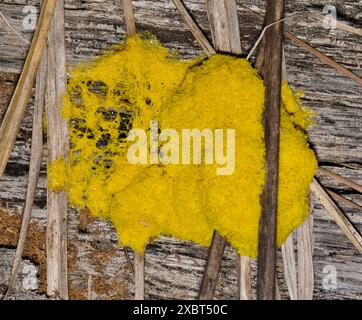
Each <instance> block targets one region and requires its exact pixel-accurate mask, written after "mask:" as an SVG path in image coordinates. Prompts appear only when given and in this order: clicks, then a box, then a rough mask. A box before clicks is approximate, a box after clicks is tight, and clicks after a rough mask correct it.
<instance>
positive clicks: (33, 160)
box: [4, 49, 47, 300]
mask: <svg viewBox="0 0 362 320" xmlns="http://www.w3.org/2000/svg"><path fill="white" fill-rule="evenodd" d="M46 70H47V52H46V49H45V50H44V53H43V57H42V59H41V63H40V66H39V70H38V74H37V77H36V88H35V100H34V115H33V130H32V138H31V154H30V164H29V177H28V186H27V191H26V198H25V207H24V211H23V216H22V221H21V228H20V234H19V240H18V245H17V247H16V252H15V257H14V262H13V267H12V271H11V276H10V281H9V286H8V289H7V292H6V294H5V296H4V300H6V299H7V298H8V295H9V294H10V293H11V290H12V287H13V285H14V281H15V279H16V276H17V273H18V269H19V265H20V262H21V257H22V255H23V251H24V247H25V240H26V235H27V231H28V226H29V222H30V218H31V212H32V208H33V203H34V197H35V192H36V187H37V183H38V178H39V173H40V165H41V160H42V155H43V110H44V96H45V84H46V73H47V71H46Z"/></svg>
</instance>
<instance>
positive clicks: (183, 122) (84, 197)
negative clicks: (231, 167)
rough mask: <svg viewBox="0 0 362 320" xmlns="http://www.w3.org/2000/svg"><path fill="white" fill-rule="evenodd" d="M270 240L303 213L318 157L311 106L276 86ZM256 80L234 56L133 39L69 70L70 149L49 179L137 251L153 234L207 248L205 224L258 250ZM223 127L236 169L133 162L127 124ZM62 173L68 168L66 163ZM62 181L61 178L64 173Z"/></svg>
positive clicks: (242, 249) (259, 91)
mask: <svg viewBox="0 0 362 320" xmlns="http://www.w3.org/2000/svg"><path fill="white" fill-rule="evenodd" d="M282 98H283V103H282V109H281V142H280V183H279V204H278V205H279V208H278V236H277V242H278V244H279V245H280V244H282V243H283V242H284V240H285V239H286V237H287V236H288V235H289V234H290V233H291V232H292V231H293V229H294V228H296V227H297V226H298V225H299V224H301V223H302V222H303V220H304V219H305V218H306V217H307V215H308V210H309V209H308V208H309V205H308V191H309V184H310V182H311V180H312V177H313V175H314V172H315V170H316V166H317V162H316V158H315V156H314V153H313V152H312V150H310V149H309V147H308V144H307V137H306V135H305V133H304V131H303V129H305V128H306V126H307V123H308V121H309V120H308V117H309V113H308V111H307V110H306V109H302V108H301V106H300V101H299V96H298V94H294V93H293V92H292V91H291V89H290V88H289V86H288V85H287V84H286V83H285V84H283V89H282ZM263 105H264V85H263V81H262V80H261V78H260V77H259V75H258V74H257V73H256V71H255V70H254V69H253V68H252V67H251V66H250V64H249V63H248V62H247V61H246V60H244V59H240V58H233V57H229V56H223V55H213V56H211V57H210V58H208V59H205V60H201V59H200V58H199V59H197V60H191V61H184V60H181V59H178V58H176V57H175V56H174V55H171V54H170V53H169V52H168V51H167V50H166V49H165V48H164V47H162V46H161V45H160V44H159V43H158V42H157V41H156V40H155V39H153V38H150V39H141V38H140V37H138V36H137V37H133V38H130V39H128V41H127V42H126V44H125V45H124V46H122V47H120V48H119V49H117V50H115V51H113V52H109V53H107V54H105V55H104V56H102V57H101V58H99V59H97V60H96V61H94V62H93V63H91V64H84V65H82V66H80V67H77V68H76V69H74V70H73V71H72V72H71V77H70V81H69V85H68V95H66V96H65V99H64V115H65V116H66V117H67V118H68V119H69V123H70V128H71V129H70V130H71V135H70V136H71V153H70V160H69V163H70V164H69V166H68V168H67V169H60V168H59V167H60V166H61V165H62V164H63V166H65V162H64V161H63V162H61V161H60V160H59V161H57V162H55V163H54V164H53V165H51V166H50V167H49V186H50V187H51V188H54V189H55V190H59V189H60V187H61V186H63V188H66V189H67V190H68V191H69V197H70V201H71V203H72V204H74V205H76V206H79V207H87V208H88V209H89V210H90V212H91V213H92V214H93V215H95V216H99V217H102V218H106V219H109V220H111V221H112V223H113V224H114V226H115V227H116V229H117V233H118V235H119V239H120V241H121V243H122V245H127V246H130V247H132V248H133V249H134V250H137V251H141V252H142V251H143V250H144V248H145V246H146V244H147V243H148V242H149V241H151V240H152V239H153V238H155V237H157V236H159V235H160V234H168V235H172V236H174V237H177V238H180V239H186V240H192V241H194V242H196V243H199V244H201V245H209V244H210V241H211V236H212V234H213V230H215V229H216V230H218V231H219V233H220V234H221V235H223V236H226V237H227V239H228V240H229V241H230V243H231V244H232V246H233V247H235V248H236V249H237V250H238V252H239V253H240V254H242V255H247V256H251V257H255V256H256V255H257V240H258V223H259V217H260V212H261V206H260V195H261V193H262V189H263V184H264V176H265V168H264V153H265V146H264V131H263V126H262V114H263ZM152 119H154V120H157V121H159V123H160V128H161V129H166V128H172V129H175V130H177V131H178V132H181V130H182V129H188V128H190V129H192V128H198V129H200V130H202V129H205V128H210V129H218V128H224V129H227V128H232V129H235V132H236V140H235V141H236V153H235V158H236V159H235V161H236V167H235V172H234V174H232V175H229V176H218V175H216V167H218V166H219V165H216V164H215V165H205V164H203V165H133V164H130V163H129V162H128V161H127V157H126V153H127V148H128V146H129V142H127V140H126V139H125V137H126V136H127V133H128V131H129V129H131V128H141V129H145V130H148V129H149V126H150V120H152ZM65 170H66V171H67V172H66V171H65ZM64 177H67V179H68V181H67V182H66V181H65V178H64Z"/></svg>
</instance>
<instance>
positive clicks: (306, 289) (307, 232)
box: [297, 214, 314, 300]
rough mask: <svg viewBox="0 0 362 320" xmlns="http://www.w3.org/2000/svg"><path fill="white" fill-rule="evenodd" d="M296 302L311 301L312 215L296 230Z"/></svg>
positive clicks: (312, 287) (312, 279) (312, 270)
mask: <svg viewBox="0 0 362 320" xmlns="http://www.w3.org/2000/svg"><path fill="white" fill-rule="evenodd" d="M297 235H298V300H312V299H313V289H314V269H313V251H314V234H313V215H312V214H310V215H309V217H308V219H307V220H306V221H305V222H304V223H303V224H302V225H301V226H300V227H299V228H298V230H297Z"/></svg>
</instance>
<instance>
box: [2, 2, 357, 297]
mask: <svg viewBox="0 0 362 320" xmlns="http://www.w3.org/2000/svg"><path fill="white" fill-rule="evenodd" d="M65 2H66V4H65V5H66V50H67V52H66V53H67V61H68V62H69V63H75V62H77V61H82V60H86V59H90V58H91V57H93V56H95V55H97V54H99V53H100V52H102V50H104V49H106V48H109V47H110V46H112V45H113V44H115V43H117V42H118V41H120V40H121V39H122V38H123V37H124V36H125V33H126V29H125V25H124V19H123V16H122V5H121V2H120V1H111V0H105V1H102V2H100V1H97V0H90V1H76V0H66V1H65ZM237 3H238V4H239V5H240V4H243V5H247V6H249V7H252V8H253V9H258V8H260V9H263V8H264V1H261V0H255V1H251V0H239V1H237ZM133 4H134V10H135V18H136V23H137V27H138V29H139V30H150V31H151V32H153V33H155V34H156V36H158V37H159V39H160V40H161V41H162V42H163V43H164V44H165V45H166V46H167V47H169V48H172V49H178V50H179V52H180V54H181V55H182V56H183V57H191V56H194V55H195V54H200V53H202V49H201V48H200V47H199V46H198V45H197V43H196V41H195V40H194V38H193V36H192V35H191V33H190V32H189V31H188V30H187V29H186V27H185V25H184V23H183V21H182V19H181V17H179V15H178V13H177V10H176V8H175V7H174V5H173V3H172V1H168V0H156V1H151V0H134V1H133ZM326 4H332V5H335V6H336V8H337V18H338V19H339V20H340V21H342V22H344V23H347V24H349V25H351V26H354V27H357V28H360V29H361V28H362V19H361V17H362V16H361V12H362V1H337V0H328V1H326V0H323V1H322V0H313V1H312V0H297V1H286V12H287V14H290V13H292V12H294V11H305V10H307V11H317V12H320V13H321V12H322V10H323V7H324V6H325V5H326ZM25 5H35V6H36V7H37V8H39V1H35V0H0V10H1V11H2V12H3V13H4V15H5V16H6V17H7V18H8V20H9V22H10V23H11V24H12V25H13V26H14V27H15V28H16V30H18V31H19V32H20V33H21V34H22V35H23V36H24V37H25V38H26V39H28V40H30V39H31V36H32V31H31V30H30V31H26V30H23V26H22V23H23V22H22V20H23V18H24V17H25V14H23V8H24V6H25ZM185 5H186V6H187V8H188V9H189V10H190V12H191V14H192V15H193V16H194V18H195V20H196V21H197V23H198V24H199V25H200V26H201V28H202V29H203V31H204V32H205V34H206V36H207V37H208V39H209V41H210V42H211V37H210V30H209V28H208V21H207V15H206V12H205V6H204V1H203V0H188V1H185ZM238 14H239V24H240V33H241V34H240V36H241V43H242V48H243V50H244V51H245V52H247V51H248V50H249V49H250V48H251V47H252V45H253V43H254V42H255V40H256V39H257V36H258V33H259V32H260V30H261V24H260V23H259V22H258V21H257V20H256V19H255V18H253V17H251V16H249V15H247V14H246V13H245V12H244V11H243V10H242V8H241V7H239V9H238ZM286 30H288V31H291V32H293V33H294V34H295V35H297V36H298V37H300V38H301V39H305V40H307V41H309V42H310V43H311V44H312V45H313V46H314V47H316V48H317V49H319V50H320V51H322V52H324V53H326V54H327V55H329V56H331V57H333V58H334V59H335V60H336V61H338V62H340V63H342V64H343V65H344V66H346V67H348V68H350V69H351V70H353V71H354V72H356V73H357V74H359V75H362V69H361V65H362V38H361V37H358V36H356V35H352V34H348V33H346V32H344V31H340V30H329V29H325V28H324V27H323V25H322V24H320V23H317V22H313V23H310V22H307V21H299V22H298V21H294V20H293V21H288V22H286ZM26 52H27V45H26V44H25V43H22V42H21V41H20V40H18V38H17V37H16V36H15V35H14V34H12V33H11V31H10V30H9V29H8V28H7V27H6V25H5V24H4V23H3V22H2V21H1V20H0V118H1V117H2V115H3V113H4V109H5V108H6V106H7V104H8V102H9V99H10V96H11V92H12V90H13V88H14V83H15V82H16V79H17V76H18V74H19V72H20V70H21V66H22V64H23V63H24V59H25V56H26ZM285 54H286V64H287V71H288V76H289V81H290V83H291V84H292V86H293V87H294V88H298V89H303V90H304V93H305V98H304V101H305V104H306V105H308V106H310V107H311V108H312V109H313V110H315V111H316V112H318V114H319V116H318V118H317V123H316V125H315V126H314V127H313V128H311V130H310V141H311V144H312V146H313V148H314V149H315V150H316V152H317V155H318V159H319V161H320V163H321V164H323V165H325V167H326V168H329V169H331V170H334V171H335V172H337V173H339V174H342V175H344V176H346V177H348V178H350V179H353V180H354V181H356V182H359V183H362V143H361V136H362V135H361V130H362V129H361V121H362V111H361V108H362V106H361V101H362V88H361V87H358V85H357V84H355V83H354V82H353V81H351V80H349V79H346V78H344V77H343V76H341V75H340V74H339V73H338V72H337V71H335V70H334V69H331V68H330V67H328V66H325V65H324V64H323V62H321V61H319V60H317V59H316V58H314V57H313V56H312V55H311V54H309V53H308V52H306V51H305V50H304V49H300V48H299V47H297V46H296V45H294V44H292V43H290V42H289V41H286V45H285ZM31 116H32V100H31V101H30V103H29V110H28V112H27V114H26V115H25V118H24V121H23V123H22V126H21V130H20V132H19V134H18V138H17V142H16V145H15V147H14V149H13V151H12V154H11V159H10V162H9V164H8V166H7V169H6V172H5V176H4V178H3V179H2V180H1V181H0V199H1V202H2V203H4V204H5V205H7V206H8V207H9V208H20V207H21V206H23V204H24V199H25V191H26V178H27V171H28V167H29V157H30V142H31V141H30V140H31V123H32V118H31ZM44 152H45V151H44ZM318 178H319V181H320V182H322V183H324V184H326V185H328V186H329V187H330V188H331V189H332V190H334V191H337V192H340V193H343V194H344V196H346V197H348V198H349V199H351V200H353V201H356V202H357V203H359V204H360V205H362V196H361V195H359V194H357V193H356V192H355V191H353V190H350V189H348V188H346V187H344V186H342V185H340V184H338V183H335V182H333V181H331V180H330V179H329V178H328V177H324V176H322V175H318ZM45 185H46V180H45V162H44V161H43V164H42V172H41V177H40V180H39V188H38V190H37V195H36V199H35V205H34V211H33V217H34V219H35V220H37V221H39V222H40V223H41V225H42V226H44V222H45V217H46V214H45V209H46V208H45V205H46V189H45ZM340 207H341V209H342V210H343V211H344V212H345V213H346V214H347V215H348V217H349V218H350V219H351V221H352V222H353V223H354V224H355V226H356V227H357V228H358V229H359V231H360V232H362V215H361V213H360V212H358V211H356V210H354V209H350V208H348V207H346V206H345V205H342V204H341V205H340ZM314 217H315V222H314V231H315V250H314V270H315V289H314V298H315V299H362V268H361V263H362V256H361V255H360V254H359V253H358V252H357V250H356V249H355V248H354V247H353V245H352V244H351V243H350V242H349V241H348V239H346V237H345V236H344V234H343V233H342V232H341V231H340V230H339V229H338V227H337V226H336V224H335V223H334V222H333V221H332V220H330V219H329V217H328V216H327V215H326V214H325V212H324V209H323V208H322V206H321V205H320V204H319V203H318V202H314ZM68 220H69V221H68V224H69V235H68V237H69V245H70V246H71V248H73V250H70V255H71V256H72V261H73V260H74V261H75V262H74V261H73V262H72V263H70V266H69V283H70V289H71V296H72V294H73V296H74V295H75V293H80V294H78V295H77V297H83V296H85V298H87V297H88V296H89V295H88V287H89V277H90V275H91V279H92V281H91V283H92V285H91V290H93V291H92V294H91V296H92V298H94V299H106V298H107V297H109V298H113V299H117V298H121V297H122V298H132V296H133V294H134V277H133V274H132V272H131V271H130V270H129V269H128V267H127V262H126V258H125V256H124V254H123V251H122V249H119V248H117V238H116V235H115V232H114V229H113V228H112V227H111V225H110V224H109V223H107V222H104V221H99V220H96V221H94V222H91V223H90V224H89V225H88V227H87V228H86V230H85V231H84V230H83V231H79V224H80V222H79V213H78V212H77V211H76V210H69V212H68ZM12 252H14V250H13V249H11V248H6V250H5V251H4V250H3V249H1V250H0V261H4V263H3V264H0V270H3V271H4V272H5V269H4V268H5V266H4V267H3V265H5V264H6V265H7V267H6V268H7V269H6V270H7V272H8V274H9V275H10V264H9V262H10V261H11V257H12V254H11V253H12ZM206 257H207V249H206V248H203V247H200V246H197V245H194V244H192V243H190V242H185V241H179V240H177V239H170V238H167V237H161V238H160V239H157V240H156V241H155V242H154V243H153V244H150V245H149V246H148V248H147V252H146V262H145V297H146V298H151V299H171V298H180V299H195V298H196V297H197V291H198V288H199V285H200V282H201V278H202V272H203V270H204V266H205V261H206ZM73 258H74V259H73ZM236 263H237V259H236V254H235V252H234V250H233V249H231V248H229V247H227V248H226V252H225V255H224V259H223V262H222V268H221V273H220V278H219V281H218V284H217V288H216V293H215V297H216V298H225V299H237V297H238V284H237V273H236V270H237V269H236ZM255 268H256V266H255V262H253V263H252V277H253V285H254V288H255V274H256V272H255V271H256V269H255ZM331 268H335V270H336V272H337V288H331V287H328V281H326V279H328V278H326V276H328V275H329V272H330V271H328V270H331ZM278 271H279V272H278V282H279V285H280V290H281V297H282V299H286V298H287V297H288V293H287V288H286V284H285V279H284V276H283V268H282V265H281V254H279V257H278ZM4 272H2V271H1V272H0V291H2V290H1V289H2V288H4V290H5V287H4V284H5V283H6V281H7V279H6V278H5V273H4ZM19 281H20V282H19V286H20V287H21V286H22V285H21V279H20V280H19ZM97 282H98V283H100V284H101V285H100V284H98V285H97ZM326 284H327V286H326ZM107 285H108V286H109V287H110V288H108V287H107ZM112 288H113V289H112ZM121 293H122V294H121ZM254 294H255V292H254ZM15 297H17V298H24V297H28V298H32V299H35V298H41V297H42V296H41V295H36V294H34V293H30V292H28V293H26V292H25V293H24V290H23V289H22V291H21V290H20V291H16V292H15Z"/></svg>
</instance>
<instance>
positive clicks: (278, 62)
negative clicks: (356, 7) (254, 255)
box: [257, 0, 284, 300]
mask: <svg viewBox="0 0 362 320" xmlns="http://www.w3.org/2000/svg"><path fill="white" fill-rule="evenodd" d="M283 15H284V1H278V2H275V1H272V0H268V1H267V10H266V15H265V24H266V25H269V24H272V23H274V22H275V21H278V20H280V19H282V18H283ZM282 35H283V23H279V24H275V25H274V26H273V27H271V28H269V29H268V30H267V31H266V33H265V50H264V70H263V76H264V82H265V86H266V98H265V111H264V128H265V146H266V156H265V162H266V179H265V185H264V191H263V196H262V214H261V217H260V223H259V246H258V282H257V298H258V299H259V300H275V290H276V289H275V274H276V218H277V202H278V171H279V130H280V129H279V123H280V100H281V80H282V44H283V36H282Z"/></svg>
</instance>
